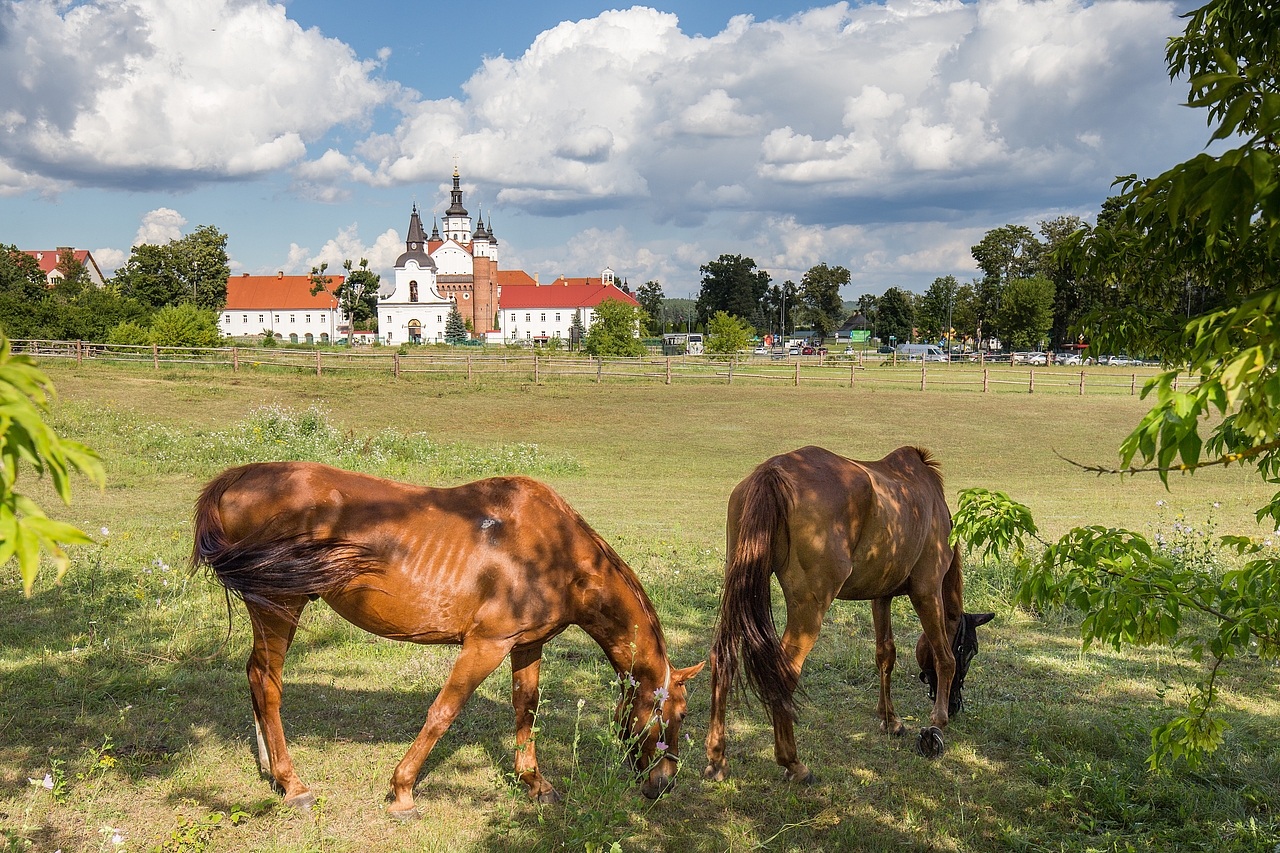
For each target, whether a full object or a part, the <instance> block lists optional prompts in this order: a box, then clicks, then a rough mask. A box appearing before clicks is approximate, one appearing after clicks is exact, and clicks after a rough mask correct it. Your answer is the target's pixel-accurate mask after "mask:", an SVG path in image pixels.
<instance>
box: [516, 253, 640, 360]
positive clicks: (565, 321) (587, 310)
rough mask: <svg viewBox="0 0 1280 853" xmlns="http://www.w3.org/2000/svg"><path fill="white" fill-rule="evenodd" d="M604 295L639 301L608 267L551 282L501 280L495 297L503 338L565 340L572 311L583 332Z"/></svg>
mask: <svg viewBox="0 0 1280 853" xmlns="http://www.w3.org/2000/svg"><path fill="white" fill-rule="evenodd" d="M606 299H617V300H620V301H622V302H627V303H629V304H631V305H639V304H640V303H638V302H636V300H635V297H633V296H632V295H631V294H630V293H627V292H626V291H624V290H622V289H621V288H620V287H618V285H617V281H616V279H615V277H614V273H613V270H611V269H609V268H608V267H606V268H605V269H604V270H603V271H602V272H601V273H600V277H599V278H565V277H563V276H562V277H560V278H558V279H556V280H555V281H553V282H551V283H550V284H504V285H503V286H502V292H501V293H500V294H499V297H498V303H499V307H500V310H501V314H502V337H503V340H504V341H507V342H514V341H534V342H539V343H545V342H546V341H548V340H551V339H552V338H562V339H564V340H568V339H569V329H570V328H571V327H572V326H573V316H574V314H575V313H580V315H581V318H582V328H583V331H584V332H585V331H586V330H588V329H590V328H591V324H592V323H593V322H595V308H596V306H597V305H599V304H600V303H601V302H604V301H605V300H606Z"/></svg>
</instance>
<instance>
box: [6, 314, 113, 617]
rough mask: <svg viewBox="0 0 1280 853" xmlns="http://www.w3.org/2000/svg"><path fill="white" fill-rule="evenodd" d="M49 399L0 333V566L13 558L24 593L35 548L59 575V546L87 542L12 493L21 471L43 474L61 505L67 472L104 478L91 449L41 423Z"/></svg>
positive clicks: (41, 379) (50, 391) (36, 561)
mask: <svg viewBox="0 0 1280 853" xmlns="http://www.w3.org/2000/svg"><path fill="white" fill-rule="evenodd" d="M53 399H54V388H53V383H52V382H50V381H49V377H48V376H46V375H45V374H44V373H43V372H41V371H40V370H38V369H37V368H36V363H35V359H33V358H31V357H30V356H27V355H14V354H13V353H12V351H11V349H10V346H9V339H8V338H7V337H6V336H5V335H4V334H3V333H0V566H2V565H4V564H6V563H8V562H9V560H10V559H11V558H14V557H17V559H18V572H19V574H21V576H22V589H23V592H25V593H26V594H27V595H31V585H32V584H33V583H35V579H36V573H37V572H38V571H39V569H40V551H41V550H44V551H45V552H46V553H47V554H48V555H49V556H50V557H52V558H53V562H54V566H55V568H56V570H57V573H58V578H59V579H61V577H62V575H63V574H64V573H65V572H66V571H67V567H68V566H69V565H70V560H69V559H68V558H67V554H66V552H65V551H64V550H63V549H62V545H73V544H83V545H87V544H92V542H93V540H91V539H90V538H89V537H88V536H86V535H85V534H84V533H83V532H81V531H80V530H78V529H77V528H75V527H73V526H71V525H70V524H67V523H65V522H62V521H54V520H53V519H51V518H49V517H48V516H47V515H45V513H44V511H43V510H42V509H41V508H40V506H39V505H38V504H37V503H36V502H35V501H33V500H32V499H31V498H29V497H27V495H25V494H23V493H22V492H20V491H18V478H19V476H20V475H21V474H22V471H23V469H25V468H26V467H28V466H30V467H31V468H32V469H33V470H34V471H35V473H36V476H37V477H40V478H43V477H44V476H45V475H46V474H47V475H48V476H49V483H50V484H51V485H52V486H53V491H54V493H55V494H56V495H57V496H58V497H59V498H60V499H61V500H62V502H63V503H64V504H67V505H70V503H71V479H70V475H71V472H73V471H79V472H80V473H82V474H84V475H85V476H87V477H88V478H89V479H90V480H92V481H93V482H94V483H96V484H97V485H98V486H99V487H101V486H102V485H104V483H105V482H106V475H105V473H104V472H103V469H102V461H101V460H100V459H99V458H98V455H97V454H96V453H94V452H93V451H92V450H90V449H89V448H88V447H85V446H84V445H83V444H81V443H80V442H78V441H71V440H70V439H66V438H60V437H59V436H58V434H57V433H56V432H54V431H53V428H52V427H50V426H49V425H48V424H47V423H45V421H44V416H45V415H47V414H48V413H49V403H50V402H51V401H52V400H53ZM103 532H104V533H105V530H104V531H103Z"/></svg>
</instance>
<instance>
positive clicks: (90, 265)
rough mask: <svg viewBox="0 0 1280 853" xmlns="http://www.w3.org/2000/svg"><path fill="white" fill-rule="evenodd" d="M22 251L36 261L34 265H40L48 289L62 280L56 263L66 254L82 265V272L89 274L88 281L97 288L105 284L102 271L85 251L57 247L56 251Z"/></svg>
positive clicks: (90, 254)
mask: <svg viewBox="0 0 1280 853" xmlns="http://www.w3.org/2000/svg"><path fill="white" fill-rule="evenodd" d="M24 251H25V252H26V253H27V254H28V255H30V256H31V257H33V258H35V259H36V263H38V264H39V265H40V271H41V272H43V273H44V278H45V281H47V282H49V286H50V287H52V286H53V285H54V283H55V282H56V281H57V280H58V279H60V278H62V273H61V272H59V271H58V262H59V261H61V260H62V258H63V257H65V256H66V255H67V254H68V253H70V255H71V256H72V257H73V258H75V259H76V260H77V261H79V262H80V263H81V264H83V265H84V270H85V272H87V273H88V274H89V280H90V281H92V282H93V283H94V284H96V285H98V286H99V287H101V286H102V285H103V284H105V283H106V279H104V278H103V277H102V270H100V269H98V262H97V261H95V260H94V259H93V253H92V252H90V251H88V250H87V249H73V248H71V247H70V246H59V247H58V248H56V249H25V250H24Z"/></svg>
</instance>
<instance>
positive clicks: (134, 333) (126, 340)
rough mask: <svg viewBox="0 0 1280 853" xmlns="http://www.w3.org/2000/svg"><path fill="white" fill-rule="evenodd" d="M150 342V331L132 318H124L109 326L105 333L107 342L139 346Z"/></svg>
mask: <svg viewBox="0 0 1280 853" xmlns="http://www.w3.org/2000/svg"><path fill="white" fill-rule="evenodd" d="M150 342H151V332H150V330H149V329H147V328H146V327H145V326H142V325H140V324H138V323H135V322H134V321H132V320H125V321H123V322H120V323H117V324H116V325H114V326H112V327H111V331H109V332H108V333H107V343H109V344H128V345H129V346H141V345H143V344H148V343H150Z"/></svg>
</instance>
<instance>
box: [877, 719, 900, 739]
mask: <svg viewBox="0 0 1280 853" xmlns="http://www.w3.org/2000/svg"><path fill="white" fill-rule="evenodd" d="M880 731H882V732H884V733H885V734H887V735H893V736H894V737H902V736H903V735H905V734H906V733H907V727H906V726H905V725H903V724H902V720H898V722H897V723H896V724H894V725H893V726H886V725H885V724H884V723H881V724H880Z"/></svg>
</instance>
